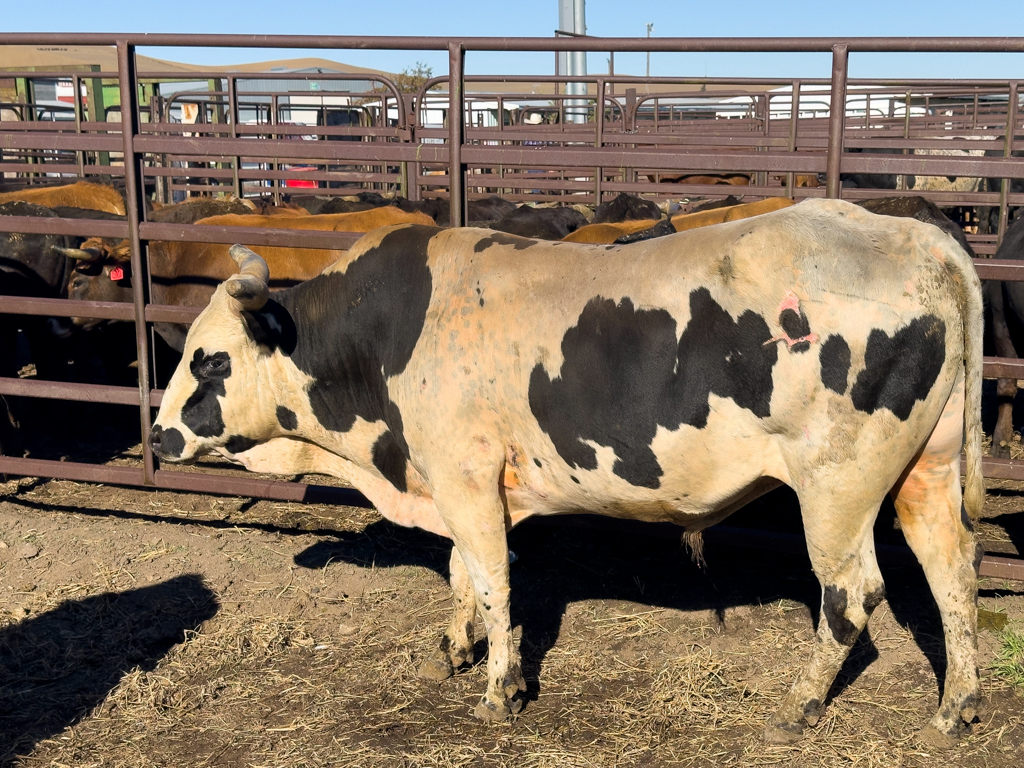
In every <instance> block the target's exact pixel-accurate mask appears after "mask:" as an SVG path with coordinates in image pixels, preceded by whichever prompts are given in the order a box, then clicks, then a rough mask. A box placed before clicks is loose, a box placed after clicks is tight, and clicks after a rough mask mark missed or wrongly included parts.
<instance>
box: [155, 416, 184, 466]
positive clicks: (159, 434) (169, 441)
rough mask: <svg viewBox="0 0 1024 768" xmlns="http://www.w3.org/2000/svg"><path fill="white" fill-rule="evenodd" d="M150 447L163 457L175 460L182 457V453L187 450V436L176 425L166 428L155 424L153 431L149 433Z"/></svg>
mask: <svg viewBox="0 0 1024 768" xmlns="http://www.w3.org/2000/svg"><path fill="white" fill-rule="evenodd" d="M149 447H150V448H152V449H153V453H155V454H156V455H157V456H159V457H160V458H161V459H170V460H174V459H178V458H181V453H182V451H183V450H185V438H184V437H183V436H182V434H181V432H179V431H178V430H177V429H175V428H174V427H171V428H170V429H164V428H163V427H161V426H160V425H159V424H155V425H154V426H153V431H152V432H150V433H149Z"/></svg>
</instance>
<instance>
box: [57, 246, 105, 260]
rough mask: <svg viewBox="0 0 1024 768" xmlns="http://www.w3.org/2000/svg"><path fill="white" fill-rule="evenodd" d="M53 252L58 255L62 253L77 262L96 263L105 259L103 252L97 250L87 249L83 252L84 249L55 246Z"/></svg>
mask: <svg viewBox="0 0 1024 768" xmlns="http://www.w3.org/2000/svg"><path fill="white" fill-rule="evenodd" d="M53 250H55V251H57V252H58V253H62V254H64V255H65V256H67V257H68V258H69V259H74V260H75V261H96V260H98V259H102V258H103V252H102V251H99V250H97V249H95V248H87V249H84V250H83V249H82V248H61V247H60V246H57V245H55V246H53Z"/></svg>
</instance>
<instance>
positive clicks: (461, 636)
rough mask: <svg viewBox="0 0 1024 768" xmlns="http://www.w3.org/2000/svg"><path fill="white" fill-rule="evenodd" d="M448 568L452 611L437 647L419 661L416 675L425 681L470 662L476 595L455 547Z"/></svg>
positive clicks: (444, 676) (449, 673) (451, 673)
mask: <svg viewBox="0 0 1024 768" xmlns="http://www.w3.org/2000/svg"><path fill="white" fill-rule="evenodd" d="M448 571H449V580H450V582H451V585H452V602H453V603H454V611H453V612H452V620H451V623H450V624H449V625H448V629H447V630H445V633H444V635H442V636H441V644H440V647H439V648H438V649H437V650H436V651H434V653H433V654H432V655H430V656H428V657H427V658H425V659H424V660H423V662H422V663H421V664H420V668H419V675H420V677H423V678H426V679H428V680H445V679H447V678H449V677H451V676H452V675H453V674H454V673H455V670H456V669H458V668H459V667H461V666H462V665H463V664H472V663H473V619H474V618H476V597H475V596H474V594H473V583H472V582H471V581H470V580H469V574H468V573H467V572H466V564H465V563H464V562H462V557H461V556H460V555H459V550H458V549H457V548H456V547H452V556H451V560H450V561H449V564H448Z"/></svg>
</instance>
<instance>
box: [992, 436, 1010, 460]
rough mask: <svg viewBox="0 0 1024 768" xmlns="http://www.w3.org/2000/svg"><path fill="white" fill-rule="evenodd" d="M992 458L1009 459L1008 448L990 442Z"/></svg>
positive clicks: (1004, 444) (1006, 445) (1000, 443)
mask: <svg viewBox="0 0 1024 768" xmlns="http://www.w3.org/2000/svg"><path fill="white" fill-rule="evenodd" d="M992 458H994V459H1008V458H1010V446H1009V445H1008V444H1007V443H1004V442H999V443H997V442H995V441H994V440H993V441H992Z"/></svg>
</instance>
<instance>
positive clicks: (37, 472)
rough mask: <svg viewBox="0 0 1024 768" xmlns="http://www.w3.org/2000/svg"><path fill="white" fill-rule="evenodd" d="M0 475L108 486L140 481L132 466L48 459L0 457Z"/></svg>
mask: <svg viewBox="0 0 1024 768" xmlns="http://www.w3.org/2000/svg"><path fill="white" fill-rule="evenodd" d="M0 474H8V475H24V476H29V477H52V478H56V479H58V480H77V481H79V482H85V483H110V484H111V485H134V486H141V485H142V484H143V477H142V470H141V469H136V468H135V467H107V466H101V465H97V464H83V463H79V462H74V461H48V460H45V459H22V458H15V457H13V456H0Z"/></svg>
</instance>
